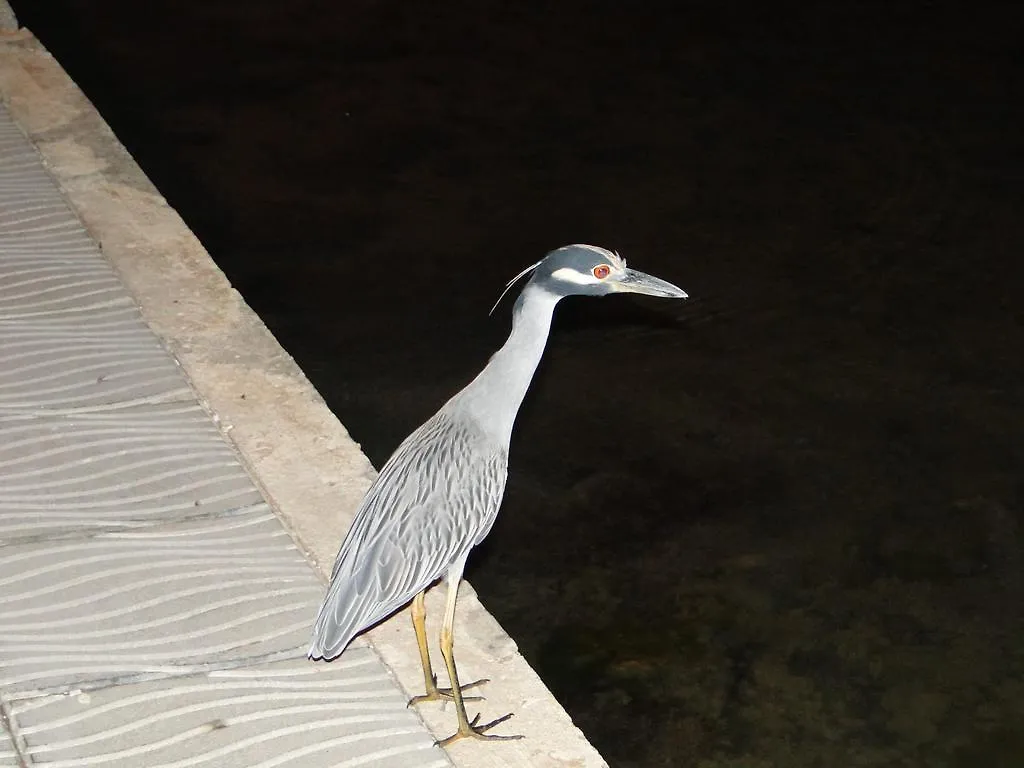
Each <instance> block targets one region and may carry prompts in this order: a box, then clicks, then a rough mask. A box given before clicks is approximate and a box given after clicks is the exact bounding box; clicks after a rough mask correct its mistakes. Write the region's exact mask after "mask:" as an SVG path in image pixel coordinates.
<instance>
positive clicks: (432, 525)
mask: <svg viewBox="0 0 1024 768" xmlns="http://www.w3.org/2000/svg"><path fill="white" fill-rule="evenodd" d="M530 271H532V272H533V276H532V278H531V279H530V281H529V282H528V283H527V284H526V287H525V288H524V289H523V292H522V294H521V295H520V297H519V299H518V300H517V301H516V305H515V310H514V314H513V320H512V333H511V334H510V335H509V337H508V341H506V342H505V344H504V346H502V348H501V349H499V350H498V351H497V352H496V353H495V354H494V356H493V357H491V359H490V361H489V362H488V363H487V365H486V367H485V368H484V369H483V370H482V371H481V372H480V374H479V375H478V376H477V377H476V378H475V379H473V381H472V382H470V384H469V385H468V386H467V387H466V388H465V389H463V390H462V391H461V392H459V393H458V394H457V395H455V396H454V397H453V398H452V399H451V400H449V401H448V402H447V403H445V405H444V406H443V407H442V408H441V410H439V411H438V412H437V413H435V414H434V415H433V416H431V417H430V419H428V420H427V422H426V423H425V424H423V426H421V427H420V428H419V429H417V430H416V431H415V432H413V433H412V434H411V435H409V437H407V438H406V439H405V441H404V442H403V443H402V444H401V445H400V446H399V447H398V450H397V451H395V453H394V455H393V456H392V457H391V458H390V459H388V461H387V463H386V464H385V465H384V468H383V469H382V470H381V471H380V475H379V476H378V477H377V480H376V481H375V482H374V483H373V485H372V486H371V487H370V490H369V491H368V492H367V494H366V497H365V498H364V499H363V502H362V504H361V505H360V507H359V509H358V511H357V512H356V516H355V520H353V522H352V527H351V528H350V529H349V531H348V534H347V535H346V536H345V540H344V541H343V542H342V544H341V549H340V551H339V552H338V558H337V560H336V561H335V563H334V570H333V571H332V573H331V586H330V588H329V590H328V592H327V596H326V597H325V598H324V602H323V605H322V606H321V607H320V614H319V615H318V616H317V619H316V625H315V626H314V628H313V642H312V645H311V646H310V649H309V656H310V658H311V659H328V660H329V659H332V658H334V657H336V656H338V655H339V654H340V653H341V652H342V651H344V650H345V647H346V646H347V645H348V644H349V642H350V641H351V640H352V638H353V637H354V636H355V635H357V634H359V633H360V632H362V631H363V630H364V629H367V628H368V627H370V626H372V625H374V624H376V623H377V622H378V621H380V620H381V619H384V618H386V617H387V616H389V615H390V614H391V613H393V612H394V611H396V610H398V609H399V608H401V607H402V606H404V605H405V604H406V603H408V602H409V601H410V600H412V620H413V626H414V627H415V630H416V640H417V642H418V644H419V650H420V658H421V660H422V662H423V678H424V683H425V684H426V693H425V694H424V695H422V696H417V697H416V698H414V699H413V700H412V701H411V702H410V704H413V703H419V702H423V701H433V700H442V699H452V700H454V701H455V711H456V715H457V716H458V730H457V731H456V732H455V733H454V734H453V735H452V736H450V737H449V738H447V739H445V740H444V741H443V742H441V743H442V744H447V743H449V742H452V741H455V740H456V739H460V738H463V737H468V736H473V737H477V738H484V739H505V738H517V737H514V736H496V735H490V734H487V733H486V732H487V731H488V730H489V729H491V728H493V727H494V726H495V725H497V724H498V723H501V722H504V721H505V720H507V719H508V718H509V717H511V715H510V714H509V715H505V716H504V717H501V718H498V719H497V720H494V721H493V722H490V723H487V724H485V725H477V721H478V720H479V719H480V716H479V715H477V717H476V718H475V719H474V720H473V721H472V722H470V721H469V719H468V718H467V717H466V707H465V704H464V697H463V695H462V691H463V690H464V689H465V688H470V687H472V686H474V685H477V684H478V683H479V682H483V681H477V682H476V683H471V684H470V685H466V686H462V687H460V686H459V678H458V675H457V673H456V671H455V658H454V656H453V655H452V637H453V630H452V625H453V623H454V620H455V601H456V599H457V596H458V589H459V582H460V581H461V580H462V570H463V567H464V566H465V564H466V557H467V556H468V555H469V552H470V550H471V549H472V548H473V547H474V546H476V545H477V544H479V543H480V542H481V541H483V539H484V537H485V536H486V535H487V533H488V531H490V530H491V526H492V525H493V524H494V519H495V517H496V516H497V514H498V507H499V505H500V504H501V497H502V494H503V493H504V492H505V478H506V474H507V471H508V446H509V439H510V438H511V436H512V424H513V422H514V421H515V418H516V413H517V412H518V411H519V406H520V404H521V403H522V401H523V397H524V396H525V395H526V390H527V388H528V387H529V386H530V380H531V379H532V378H533V373H534V371H535V370H536V368H537V364H538V363H539V362H540V358H541V355H542V354H543V352H544V345H545V343H546V341H547V337H548V330H549V328H550V327H551V315H552V313H553V311H554V309H555V304H557V303H558V301H559V300H560V299H562V298H564V297H566V296H572V295H583V296H605V295H607V294H610V293H642V294H647V295H648V296H662V297H666V298H673V299H683V298H686V294H685V293H684V292H683V291H681V290H680V289H679V288H677V287H676V286H674V285H672V284H671V283H667V282H665V281H664V280H659V279H658V278H656V277H651V276H650V275H646V274H644V273H643V272H637V271H636V270H633V269H627V268H626V262H625V261H624V260H623V259H622V258H620V257H619V256H618V254H615V253H612V252H611V251H606V250H605V249H603V248H597V247H595V246H592V245H569V246H566V247H564V248H559V249H558V250H556V251H552V252H551V253H549V254H548V255H547V256H545V257H544V259H542V260H541V261H539V262H537V263H536V264H534V265H533V266H532V267H528V268H527V269H525V270H523V272H521V273H520V274H519V275H518V276H517V277H516V278H514V279H513V280H512V282H510V283H509V284H508V286H506V289H505V290H506V291H507V290H508V288H509V287H511V286H512V284H513V283H515V281H516V280H518V279H519V278H520V277H523V276H524V275H526V274H528V273H529V272H530ZM499 301H500V299H499ZM442 577H443V578H444V579H445V581H446V582H447V586H448V598H447V602H446V604H445V611H444V620H443V623H442V629H441V655H442V656H443V657H444V661H445V665H446V666H447V668H448V677H449V679H450V680H451V688H450V689H444V688H438V686H437V679H436V677H435V676H434V674H433V671H432V669H431V666H430V654H429V652H428V650H427V638H426V629H425V617H426V608H425V607H424V601H423V594H424V591H425V590H426V589H427V588H428V587H430V586H431V585H432V584H433V583H434V582H435V581H437V580H438V579H440V578H442Z"/></svg>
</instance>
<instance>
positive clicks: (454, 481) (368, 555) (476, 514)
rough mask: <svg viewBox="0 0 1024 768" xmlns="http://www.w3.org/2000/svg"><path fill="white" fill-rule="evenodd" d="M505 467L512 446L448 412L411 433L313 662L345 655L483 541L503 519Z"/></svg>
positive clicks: (329, 608)
mask: <svg viewBox="0 0 1024 768" xmlns="http://www.w3.org/2000/svg"><path fill="white" fill-rule="evenodd" d="M507 470H508V454H507V451H506V449H505V447H504V446H502V445H500V444H499V443H498V442H497V441H495V440H493V439H491V438H490V437H488V436H487V435H486V434H485V433H484V432H483V431H481V430H480V429H479V428H478V427H477V426H476V424H475V423H474V422H472V421H466V420H455V419H452V418H451V416H450V415H449V414H448V413H446V411H445V410H444V409H442V410H441V411H439V412H438V413H437V414H435V415H434V416H433V417H432V418H431V419H429V420H428V421H427V422H426V423H424V424H423V426H421V427H420V428H419V429H417V430H416V431H415V432H413V433H412V434H411V435H410V436H409V437H407V438H406V439H405V441H403V443H402V444H401V445H400V446H399V447H398V450H396V451H395V453H394V455H392V457H391V458H390V459H388V461H387V463H386V464H385V465H384V467H383V469H381V471H380V474H379V475H378V476H377V479H376V481H375V482H374V483H373V485H372V486H371V487H370V490H369V491H368V492H367V494H366V496H365V498H364V499H363V502H362V504H360V506H359V509H358V510H357V512H356V516H355V519H354V520H353V522H352V527H351V528H350V529H349V531H348V534H347V535H346V536H345V540H344V541H343V542H342V544H341V548H340V550H339V551H338V557H337V559H336V560H335V563H334V568H333V570H332V572H331V585H330V587H329V589H328V591H327V596H326V597H325V598H324V602H323V604H322V606H321V608H320V613H319V615H318V616H317V619H316V623H315V625H314V628H313V641H312V644H311V646H310V649H309V656H310V658H313V659H320V658H325V659H332V658H334V657H335V656H337V655H338V654H340V653H341V652H342V651H344V650H345V648H346V646H347V645H348V644H349V642H351V640H352V638H353V637H355V636H356V635H357V634H359V633H360V632H362V631H363V630H364V629H366V628H368V627H370V626H372V625H374V624H376V623H377V622H378V621H380V620H381V619H384V618H386V617H387V616H389V615H390V614H392V613H393V612H394V611H396V610H398V609H399V608H401V607H402V606H403V605H405V604H406V603H407V602H409V601H410V600H411V599H412V598H413V597H414V596H415V595H416V594H417V593H419V592H420V591H422V590H424V589H426V588H427V587H428V586H430V584H432V583H433V582H434V581H436V580H437V579H439V578H441V577H442V576H444V574H445V573H446V572H447V570H448V569H449V568H450V567H451V565H452V564H453V563H454V562H456V561H457V560H458V559H459V558H460V557H462V556H463V555H465V553H467V552H468V551H469V550H470V549H472V547H474V546H475V545H476V544H478V543H479V542H480V541H481V540H483V538H484V536H486V535H487V532H488V531H489V530H490V528H491V526H492V525H493V524H494V519H495V517H496V516H497V513H498V507H499V506H500V504H501V498H502V495H503V494H504V492H505V479H506V475H507Z"/></svg>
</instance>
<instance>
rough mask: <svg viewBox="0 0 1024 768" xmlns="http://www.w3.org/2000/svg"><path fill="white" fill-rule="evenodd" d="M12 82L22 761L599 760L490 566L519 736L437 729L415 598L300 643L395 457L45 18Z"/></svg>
mask: <svg viewBox="0 0 1024 768" xmlns="http://www.w3.org/2000/svg"><path fill="white" fill-rule="evenodd" d="M0 5H2V3H0ZM0 97H2V100H3V106H0V715H2V727H0V768H7V766H18V767H19V768H22V767H27V766H32V765H42V764H46V765H51V766H68V767H69V768H70V767H71V766H93V765H95V766H206V765H209V766H218V767H220V766H246V767H251V766H266V767H267V768H270V766H286V765H287V766H290V765H294V766H303V767H304V768H305V767H306V766H309V767H312V768H315V767H316V766H343V765H344V766H355V765H374V766H417V767H418V768H421V767H423V766H445V765H454V766H457V768H462V767H463V766H473V767H474V768H478V767H479V768H487V767H488V766H502V768H514V767H515V766H524V767H525V766H536V767H537V768H547V767H549V766H550V767H552V768H555V767H559V768H561V767H567V766H573V767H578V768H589V767H590V766H595V767H596V766H602V765H604V761H603V760H602V759H601V758H600V756H599V755H598V754H597V753H596V752H595V751H594V750H593V749H592V748H591V747H590V745H589V744H587V742H586V740H585V739H584V738H583V736H582V734H581V733H580V732H579V731H578V729H576V728H575V727H574V726H573V725H572V723H571V721H570V720H569V718H568V717H567V716H566V714H565V712H564V711H563V710H562V709H561V707H559V705H558V704H557V702H555V701H554V699H553V698H552V697H551V696H550V693H549V692H548V691H547V689H546V688H545V687H544V686H543V683H541V681H540V680H539V679H538V678H537V677H536V675H535V674H534V673H533V671H532V670H531V669H530V668H529V666H528V665H527V664H526V663H525V661H524V660H523V659H522V657H521V656H520V655H519V654H518V652H517V650H516V648H515V644H514V643H513V642H512V640H511V639H510V638H509V637H508V636H507V635H506V634H505V633H504V632H503V631H502V630H501V628H500V627H499V626H498V625H497V623H496V622H494V620H493V619H492V618H491V617H490V615H489V614H488V613H487V612H486V611H485V610H484V609H483V607H482V606H480V604H479V602H478V601H477V600H476V597H475V595H474V593H473V591H472V589H471V588H468V585H467V588H466V589H465V591H464V592H463V593H462V597H461V599H460V614H459V617H458V626H457V637H458V640H457V642H458V647H459V651H460V661H461V662H462V666H463V669H464V670H466V672H465V673H466V674H467V675H468V676H473V677H478V676H483V675H486V676H488V677H490V678H491V679H492V681H493V682H492V684H491V687H490V688H489V690H488V691H487V692H486V693H487V695H488V701H486V702H484V703H482V704H481V709H482V710H483V714H484V718H485V719H486V718H488V717H496V716H499V715H501V714H504V713H505V712H508V711H514V712H515V713H516V717H515V718H514V719H513V720H512V721H510V723H509V726H510V732H513V733H521V734H523V735H525V736H526V738H525V739H524V740H522V741H516V742H505V743H500V744H493V743H491V744H488V743H483V742H461V743H459V744H456V745H454V746H453V747H452V748H451V750H450V754H449V753H446V752H445V751H444V750H441V749H439V748H437V747H435V746H434V739H435V738H436V737H438V736H444V735H447V734H448V733H449V732H450V731H451V730H452V728H453V723H454V715H453V713H452V712H451V711H450V709H449V710H448V711H443V710H442V708H441V707H440V706H436V705H435V706H433V707H430V706H427V707H422V708H420V709H421V710H422V711H418V710H410V709H407V708H406V706H405V702H406V699H407V697H408V695H410V693H415V692H417V691H418V688H419V687H420V686H421V685H422V681H421V678H420V672H419V666H418V657H417V655H416V650H415V645H414V643H413V641H412V633H411V629H410V628H409V625H408V620H407V617H406V616H404V615H403V616H398V617H395V618H394V619H393V620H391V621H388V622H385V623H384V624H383V625H381V626H380V627H378V628H377V629H375V630H374V631H372V632H370V633H368V634H367V635H365V636H364V637H363V638H360V639H358V640H357V641H356V643H355V644H353V646H352V647H351V648H350V649H349V651H347V652H346V653H345V654H344V656H343V657H342V658H341V659H340V660H338V661H337V662H335V663H333V664H322V663H321V664H314V663H312V662H309V661H307V660H306V659H305V656H304V651H305V648H306V644H307V641H308V633H309V627H310V624H311V622H312V618H313V615H314V614H315V611H316V607H317V605H318V602H319V600H320V597H321V595H322V590H323V583H322V580H323V575H324V573H325V571H329V569H330V564H331V559H332V557H333V553H334V551H335V549H336V547H337V545H338V542H339V541H340V538H341V535H342V532H343V531H344V528H345V526H346V525H347V524H348V521H349V519H350V516H351V514H352V512H353V511H354V509H355V506H356V505H357V503H358V501H359V499H360V498H361V496H362V493H363V492H364V491H365V489H366V487H367V485H368V483H369V482H370V480H371V479H372V476H373V469H372V467H370V465H369V463H368V462H367V461H366V459H365V457H364V456H363V455H362V454H361V452H360V451H359V450H358V446H357V445H355V444H354V443H353V442H352V441H351V440H350V439H349V437H348V435H347V434H346V433H345V431H344V429H343V428H342V427H341V425H340V424H338V423H337V420H336V419H335V418H334V417H333V415H332V414H331V413H330V412H329V411H328V410H327V408H326V406H325V405H324V403H323V401H322V400H321V399H320V398H319V397H318V396H317V394H316V392H315V391H314V390H313V389H312V387H311V386H310V385H309V383H308V381H307V380H306V379H305V377H304V376H303V375H302V373H301V371H299V370H298V369H297V367H296V366H295V364H294V362H293V361H292V360H291V359H290V358H289V357H288V355H287V354H286V353H285V352H284V351H283V350H282V349H281V348H280V346H278V345H277V343H276V341H274V339H273V337H272V336H270V334H269V333H268V332H267V330H266V328H265V327H263V325H262V323H260V321H259V319H258V318H257V317H255V316H254V315H253V314H252V313H251V311H250V310H249V309H248V307H246V306H245V304H244V301H242V299H241V297H239V296H238V295H237V293H235V292H234V291H233V290H231V288H230V286H229V285H228V284H227V282H226V280H225V279H224V277H223V275H222V274H221V273H220V271H219V270H218V269H217V268H216V266H215V265H213V263H212V262H211V261H210V259H209V257H208V256H207V254H206V253H205V251H204V250H203V249H202V246H201V245H200V244H199V243H198V242H197V241H196V240H195V238H194V237H193V236H192V234H191V233H190V232H189V231H188V229H187V227H185V226H184V224H183V223H182V222H181V220H180V219H179V218H178V217H177V216H176V214H174V212H173V211H172V210H170V209H169V208H168V207H167V205H166V202H165V201H164V200H163V199H162V197H160V195H159V193H158V192H157V191H156V190H155V189H153V187H152V185H151V184H150V183H149V182H148V180H147V179H146V178H145V176H144V175H143V174H142V172H141V171H140V170H139V169H138V167H137V166H135V164H134V162H133V161H132V160H131V158H130V156H128V154H127V153H126V152H125V151H124V149H123V147H121V146H120V144H119V143H118V142H117V140H116V138H114V137H113V135H112V134H111V133H110V131H109V129H108V128H107V126H106V125H105V124H104V123H103V121H102V119H101V118H100V116H99V115H97V114H96V113H95V110H93V109H92V107H91V105H90V104H89V103H88V101H87V100H86V99H85V98H84V97H83V96H82V94H81V92H79V91H78V89H77V88H76V87H75V86H74V84H73V83H72V82H71V81H70V80H69V79H68V78H67V76H66V75H65V74H64V72H63V71H62V70H61V68H60V66H59V64H57V62H55V61H54V60H53V59H52V57H50V56H49V55H48V54H47V53H46V51H45V50H44V49H42V47H41V46H40V45H39V44H38V42H37V41H35V40H34V38H32V36H31V34H30V33H28V32H27V31H25V30H21V31H16V32H13V33H4V34H3V36H2V37H0ZM99 243H102V248H101V247H100V246H99ZM440 598H441V595H439V594H438V595H431V597H430V599H429V600H428V609H430V610H432V611H433V615H435V616H436V615H437V614H438V610H437V608H438V602H439V600H440Z"/></svg>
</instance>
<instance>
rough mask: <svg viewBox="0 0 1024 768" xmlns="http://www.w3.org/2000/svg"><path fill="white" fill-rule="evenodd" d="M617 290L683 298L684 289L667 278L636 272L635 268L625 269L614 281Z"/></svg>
mask: <svg viewBox="0 0 1024 768" xmlns="http://www.w3.org/2000/svg"><path fill="white" fill-rule="evenodd" d="M616 286H617V290H620V291H622V292H623V293H642V294H645V295H647V296H660V297H662V298H665V299H685V298H686V291H684V290H683V289H682V288H679V287H678V286H675V285H672V283H670V282H668V281H667V280H662V279H661V278H658V277H654V276H653V275H648V274H646V273H645V272H638V271H637V270H635V269H628V268H627V269H626V274H625V276H623V278H622V279H621V280H618V281H617V282H616Z"/></svg>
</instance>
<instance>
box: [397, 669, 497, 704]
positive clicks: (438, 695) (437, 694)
mask: <svg viewBox="0 0 1024 768" xmlns="http://www.w3.org/2000/svg"><path fill="white" fill-rule="evenodd" d="M489 682H491V681H490V679H488V678H486V677H482V678H480V679H479V680H474V681H473V682H472V683H466V684H465V685H461V686H459V691H461V692H463V693H464V692H465V691H468V690H469V689H471V688H478V687H480V686H481V685H483V684H484V683H489ZM462 700H463V701H483V700H484V697H483V696H463V697H462ZM427 701H455V695H454V694H453V693H452V689H451V688H438V687H437V675H434V679H433V681H432V684H431V685H428V686H427V692H426V693H424V694H422V695H420V696H413V697H412V698H411V699H409V702H408V703H407V704H406V706H407V707H414V706H416V705H417V704H423V703H424V702H427Z"/></svg>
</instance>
